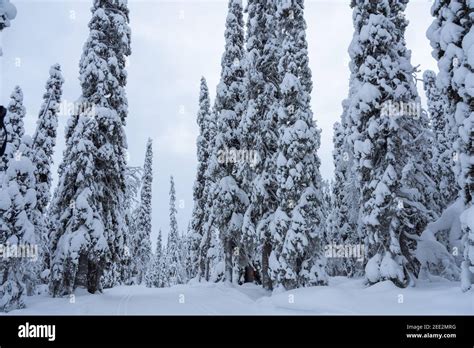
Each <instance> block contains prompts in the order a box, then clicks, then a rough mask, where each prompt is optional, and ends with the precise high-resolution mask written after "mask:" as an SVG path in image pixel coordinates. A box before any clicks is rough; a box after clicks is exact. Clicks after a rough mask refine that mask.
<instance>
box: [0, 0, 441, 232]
mask: <svg viewBox="0 0 474 348" xmlns="http://www.w3.org/2000/svg"><path fill="white" fill-rule="evenodd" d="M12 2H13V3H14V4H15V5H16V7H17V9H18V15H17V18H16V19H15V20H14V21H13V22H12V26H11V27H10V28H7V29H6V30H4V31H3V32H2V34H1V35H2V37H1V38H0V45H1V46H2V47H3V54H4V55H3V57H1V58H0V76H1V77H0V79H1V82H0V103H1V104H7V103H8V98H9V95H10V93H11V91H12V90H13V87H14V86H15V85H20V86H21V87H22V89H23V92H24V95H25V106H26V108H27V113H28V114H27V117H26V130H27V133H28V134H32V133H33V132H34V129H35V124H36V119H37V114H38V110H39V107H40V105H41V103H42V94H43V92H44V84H45V82H46V79H47V78H48V71H49V67H50V66H51V65H52V64H54V63H56V62H57V63H60V64H61V66H62V69H63V74H64V77H65V80H66V81H65V85H64V96H63V97H64V100H65V102H66V103H73V102H74V101H75V100H76V99H77V98H78V97H79V95H80V86H79V81H78V64H79V59H80V56H81V52H82V47H83V44H84V42H85V40H86V38H87V35H88V27H87V24H88V22H89V19H90V17H91V14H90V7H91V6H92V0H80V1H77V0H47V1H43V0H39V1H37V0H13V1H12ZM244 3H245V1H244ZM349 3H350V1H349V0H326V1H319V0H307V1H306V12H305V17H306V21H307V24H308V30H307V39H308V44H309V55H310V57H309V58H310V66H311V69H312V72H313V83H314V90H313V95H312V107H313V112H314V115H315V118H316V119H317V122H318V126H319V127H320V128H322V145H321V148H320V149H319V152H318V154H319V156H320V157H321V161H322V165H321V173H322V175H323V177H324V178H326V179H331V178H332V176H333V163H332V148H333V147H332V125H333V123H334V122H336V121H337V120H338V119H339V117H340V114H341V112H342V107H341V101H342V100H343V99H344V98H345V97H346V95H347V92H348V78H349V69H348V62H349V55H348V53H347V48H348V46H349V43H350V41H351V38H352V32H353V29H352V11H351V9H350V7H349ZM431 4H432V1H430V0H412V1H411V2H410V4H409V5H408V8H407V11H406V14H407V17H408V19H409V20H410V25H409V26H408V29H407V36H406V40H407V45H408V48H409V49H411V50H412V63H413V65H420V67H419V68H420V69H421V70H422V71H423V70H425V69H436V63H435V61H434V59H433V58H432V57H431V48H430V45H429V42H428V40H427V39H426V35H425V33H426V30H427V28H428V26H429V25H430V24H431V21H432V17H431V16H430V7H431ZM129 7H130V26H131V28H132V56H131V58H130V61H129V67H128V76H129V79H128V87H127V93H128V101H129V116H128V119H127V123H128V124H127V127H126V131H127V137H128V145H129V152H130V162H129V163H130V165H134V166H141V165H143V160H144V153H145V145H146V141H147V138H148V137H151V138H152V139H153V140H154V183H153V232H154V233H153V236H152V239H153V241H155V238H156V233H157V232H158V230H159V229H160V228H161V229H162V230H163V234H164V236H165V237H166V235H167V233H168V225H169V224H168V221H169V220H168V191H169V176H170V175H174V177H175V182H176V190H177V199H178V223H179V227H180V230H181V231H185V230H186V229H187V225H188V222H189V218H190V216H191V212H192V206H193V201H192V188H193V184H194V178H195V172H196V155H195V153H196V146H195V143H196V136H197V133H198V128H197V125H196V111H197V106H198V95H199V80H200V78H201V76H205V77H206V78H207V80H208V84H209V88H210V90H211V93H212V94H211V98H214V94H215V93H214V92H215V87H216V85H217V83H218V80H219V74H220V59H221V55H222V52H223V48H224V23H225V18H226V13H227V1H226V0H206V1H204V0H193V1H191V0H154V1H152V0H129ZM418 76H419V78H421V73H419V75H418ZM418 87H419V91H420V94H421V95H422V97H423V99H424V95H423V91H422V89H423V88H422V85H421V83H420V82H419V83H418ZM67 118H68V115H61V116H60V120H59V130H58V141H57V146H56V154H55V168H54V170H53V171H54V175H55V179H56V167H57V165H58V164H59V163H60V161H61V157H62V151H63V149H64V127H65V124H66V120H67ZM165 240H166V239H165Z"/></svg>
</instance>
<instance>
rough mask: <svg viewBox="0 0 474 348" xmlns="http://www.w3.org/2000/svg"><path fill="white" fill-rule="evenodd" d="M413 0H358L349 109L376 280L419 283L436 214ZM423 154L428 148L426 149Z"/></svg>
mask: <svg viewBox="0 0 474 348" xmlns="http://www.w3.org/2000/svg"><path fill="white" fill-rule="evenodd" d="M407 2H408V1H407V0H402V1H389V2H373V1H370V2H369V1H365V0H353V1H352V3H351V6H352V8H353V11H354V12H353V20H354V29H355V33H354V37H353V40H352V43H351V46H350V48H349V53H350V55H351V59H352V63H351V73H352V75H353V79H354V80H355V82H354V83H355V84H354V86H356V87H357V88H356V90H355V92H354V93H353V95H352V96H351V105H350V110H349V115H350V117H351V122H352V124H354V125H355V126H354V127H353V134H352V136H353V139H354V141H353V144H354V156H355V170H356V172H357V175H358V178H359V185H360V186H359V189H360V194H361V201H360V220H359V222H360V224H359V228H360V233H361V234H362V235H363V236H364V237H365V244H366V245H368V253H369V255H368V256H369V258H370V259H369V260H368V262H367V265H366V268H365V273H366V278H367V281H368V282H369V283H376V282H379V281H382V280H392V281H393V282H394V283H395V284H396V285H397V286H400V287H405V286H407V285H408V284H409V283H413V280H414V279H413V278H414V276H416V275H417V273H418V271H419V262H418V261H417V260H416V258H415V257H414V250H415V247H416V238H417V235H419V234H421V232H422V231H423V229H424V227H425V226H426V224H427V222H429V221H430V220H432V219H433V218H434V216H435V215H434V213H433V211H432V210H431V209H432V207H433V203H432V200H433V195H434V194H435V191H436V189H435V184H434V182H433V180H432V179H431V177H430V174H431V173H432V170H431V168H429V158H428V156H427V155H426V149H428V148H429V143H428V139H429V137H430V133H429V130H428V120H427V116H426V114H425V113H424V112H422V111H420V108H421V107H420V100H419V97H418V94H417V90H416V86H415V82H414V78H413V73H414V68H413V67H412V65H411V63H410V52H409V51H408V50H407V49H406V46H405V40H404V34H405V28H406V26H407V23H408V22H407V20H406V19H405V16H404V14H403V11H404V10H405V7H406V4H407ZM420 154H421V155H420Z"/></svg>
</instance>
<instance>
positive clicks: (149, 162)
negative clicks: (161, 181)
mask: <svg viewBox="0 0 474 348" xmlns="http://www.w3.org/2000/svg"><path fill="white" fill-rule="evenodd" d="M152 184H153V142H152V140H151V139H148V142H147V144H146V154H145V164H144V166H143V178H142V188H141V192H140V205H139V206H138V208H137V213H136V220H135V228H134V238H135V243H134V244H135V245H134V250H133V251H132V257H133V259H134V260H135V262H136V266H137V270H136V271H137V274H136V278H137V283H138V284H141V283H142V282H143V280H144V277H145V274H146V268H147V267H148V264H149V262H150V257H151V239H150V236H151V219H152V207H151V198H152Z"/></svg>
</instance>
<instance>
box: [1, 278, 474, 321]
mask: <svg viewBox="0 0 474 348" xmlns="http://www.w3.org/2000/svg"><path fill="white" fill-rule="evenodd" d="M26 305H27V308H25V309H22V310H16V311H12V312H10V313H9V314H16V315H37V314H45V315H56V314H57V315H60V314H66V315H68V314H71V315H94V314H97V315H98V314H108V315H124V314H132V315H133V314H136V315H139V314H144V315H148V314H158V315H159V314H168V315H186V314H196V315H230V314H249V315H252V314H255V315H257V314H266V315H268V314H274V315H278V314H280V315H281V314H299V315H308V314H310V315H313V314H335V315H347V314H382V315H383V314H409V315H410V314H454V315H455V314H468V315H469V314H470V315H474V292H473V291H468V292H466V293H462V292H461V290H460V284H459V283H458V282H449V281H443V280H439V281H435V282H419V283H418V284H417V286H416V287H414V288H407V289H399V288H397V287H396V286H394V285H393V284H392V283H391V282H388V281H387V282H382V283H378V284H376V285H374V286H372V287H364V285H363V281H362V280H361V279H346V278H344V277H336V278H332V279H331V281H330V285H329V286H326V287H312V288H304V289H297V290H293V291H287V292H284V293H279V294H271V293H269V292H267V291H265V290H263V289H262V288H261V287H258V286H256V285H252V284H246V285H243V286H233V285H225V284H215V283H191V284H187V285H178V286H174V287H172V288H164V289H150V288H146V287H144V286H119V287H116V288H113V289H107V290H105V291H104V293H103V294H95V295H91V294H89V293H87V292H85V291H78V292H77V293H76V295H75V296H74V298H51V297H49V296H46V295H45V296H33V297H28V298H27V300H26Z"/></svg>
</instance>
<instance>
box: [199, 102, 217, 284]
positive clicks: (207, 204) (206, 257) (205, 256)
mask: <svg viewBox="0 0 474 348" xmlns="http://www.w3.org/2000/svg"><path fill="white" fill-rule="evenodd" d="M216 123H217V122H216V112H215V108H213V110H212V111H211V114H210V119H209V123H208V125H207V129H206V131H207V132H208V133H209V135H208V138H209V144H208V148H209V155H210V157H209V158H208V161H209V162H208V166H207V170H206V172H205V173H204V176H205V182H204V189H203V193H202V197H203V200H204V204H203V209H204V211H203V212H204V217H203V222H202V236H201V240H200V243H199V245H198V249H197V254H198V274H197V275H198V279H199V280H206V281H207V280H209V276H210V273H211V267H212V260H211V258H210V254H209V249H210V248H211V247H212V238H211V237H212V235H213V233H214V232H215V230H212V228H213V227H212V222H213V221H212V220H211V216H212V206H213V196H212V194H213V188H214V185H215V183H216V182H215V179H214V178H213V176H212V173H211V171H212V166H210V163H211V160H212V159H211V158H212V155H213V154H214V148H215V138H216V134H217V133H216V132H217V129H216V127H217V124H216ZM214 161H215V157H214ZM193 240H194V238H193ZM193 252H194V251H193Z"/></svg>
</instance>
